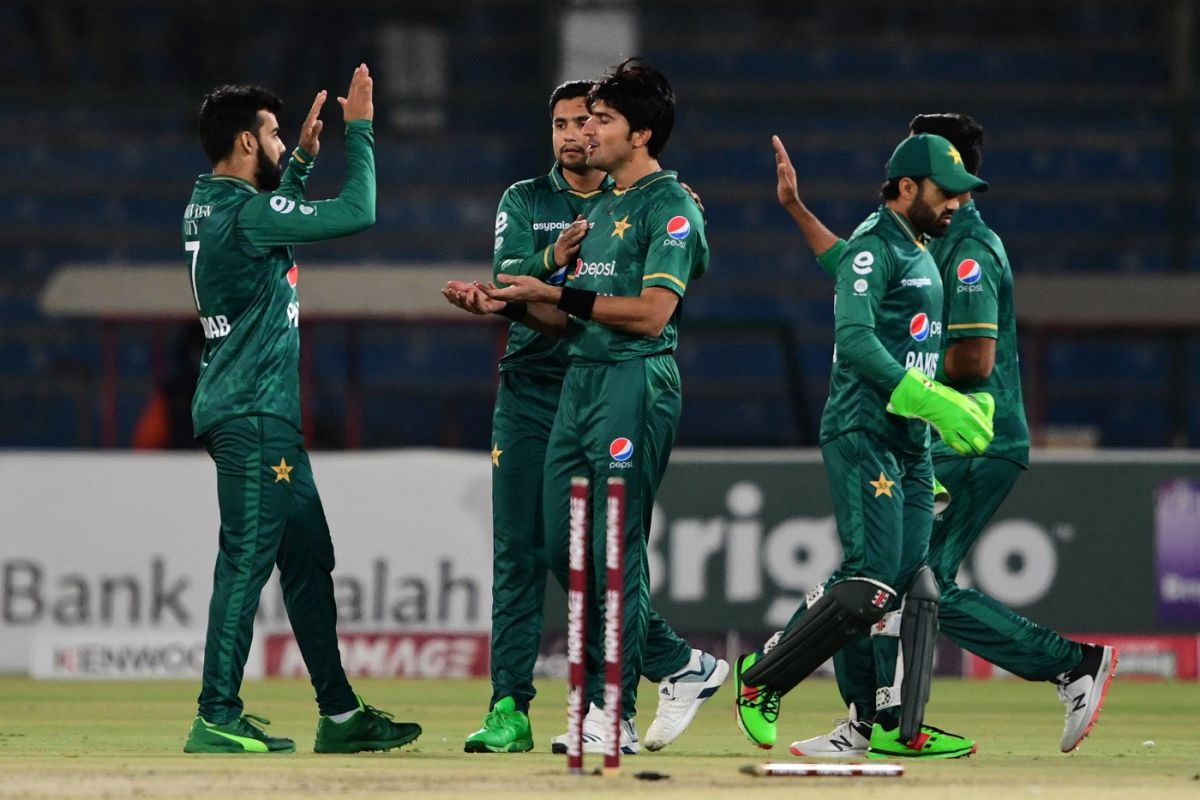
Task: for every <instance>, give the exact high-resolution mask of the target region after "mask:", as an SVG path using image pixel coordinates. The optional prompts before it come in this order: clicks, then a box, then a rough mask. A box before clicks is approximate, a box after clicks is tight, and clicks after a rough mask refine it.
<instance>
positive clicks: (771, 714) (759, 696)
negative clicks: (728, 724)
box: [733, 652, 782, 750]
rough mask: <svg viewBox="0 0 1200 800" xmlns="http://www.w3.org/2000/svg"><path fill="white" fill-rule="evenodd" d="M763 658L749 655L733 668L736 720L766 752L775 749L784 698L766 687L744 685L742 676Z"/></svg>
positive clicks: (753, 742) (748, 737)
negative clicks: (780, 710) (780, 703)
mask: <svg viewBox="0 0 1200 800" xmlns="http://www.w3.org/2000/svg"><path fill="white" fill-rule="evenodd" d="M759 658H760V656H759V654H758V653H757V652H755V653H747V654H746V655H744V656H742V657H741V658H739V659H738V660H737V664H736V665H735V666H734V668H733V688H734V691H735V693H736V694H735V702H736V704H737V705H736V706H735V709H734V717H735V718H736V719H737V724H738V727H739V728H741V729H742V733H744V734H746V738H747V739H749V740H750V742H751V743H752V744H754V745H755V746H757V747H761V748H762V749H763V750H770V749H771V748H772V747H774V746H775V734H776V730H775V728H776V725H775V723H776V722H777V721H778V720H779V701H780V699H781V698H782V695H780V693H779V692H778V691H776V690H774V689H768V688H767V687H766V686H747V685H746V684H745V683H743V682H742V673H743V672H745V671H746V670H748V669H750V667H752V666H754V664H755V662H757V661H758V659H759Z"/></svg>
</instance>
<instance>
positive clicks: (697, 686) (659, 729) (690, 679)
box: [646, 650, 729, 750]
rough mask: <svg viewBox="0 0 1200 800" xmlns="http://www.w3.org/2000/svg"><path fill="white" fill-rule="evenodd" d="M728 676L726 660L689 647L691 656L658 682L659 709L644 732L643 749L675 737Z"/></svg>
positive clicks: (658, 747)
mask: <svg viewBox="0 0 1200 800" xmlns="http://www.w3.org/2000/svg"><path fill="white" fill-rule="evenodd" d="M727 677H729V663H728V662H726V661H725V660H724V659H721V658H717V657H716V656H713V655H710V654H709V653H704V652H701V651H699V650H692V657H691V659H689V660H688V663H687V664H685V665H684V667H683V669H681V670H679V671H678V672H676V673H675V674H673V675H668V676H667V677H665V678H663V679H662V681H660V682H659V684H658V710H657V711H655V713H654V721H653V722H651V723H650V727H649V729H647V731H646V749H647V750H662V749H663V748H664V747H666V746H667V745H669V744H670V743H671V742H673V741H675V740H676V739H678V738H679V736H680V734H682V733H683V732H684V731H686V730H687V727H688V725H691V724H692V720H693V719H695V718H696V712H697V711H699V710H700V706H702V705H704V701H705V700H707V699H708V698H710V697H712V696H713V695H714V694H716V693H717V689H720V688H721V684H722V683H724V682H725V678H727Z"/></svg>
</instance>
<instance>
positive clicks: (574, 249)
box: [554, 214, 588, 267]
mask: <svg viewBox="0 0 1200 800" xmlns="http://www.w3.org/2000/svg"><path fill="white" fill-rule="evenodd" d="M587 232H588V224H587V220H585V219H584V218H583V215H582V214H580V215H579V216H578V217H576V218H575V221H574V222H572V223H571V224H570V225H568V226H567V227H565V228H563V230H562V233H560V234H558V239H557V240H556V241H555V242H554V265H555V266H557V267H565V266H568V265H570V263H571V261H572V259H574V258H575V257H576V256H577V255H579V247H580V245H581V244H582V242H583V237H585V236H587Z"/></svg>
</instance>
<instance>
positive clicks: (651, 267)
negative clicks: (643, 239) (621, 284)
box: [642, 197, 708, 297]
mask: <svg viewBox="0 0 1200 800" xmlns="http://www.w3.org/2000/svg"><path fill="white" fill-rule="evenodd" d="M647 223H648V233H647V237H648V241H649V244H648V247H647V250H646V260H645V265H644V268H643V271H642V288H645V287H647V286H665V287H666V288H668V289H670V290H672V291H673V292H675V293H676V294H678V295H679V296H680V297H682V296H683V294H684V292H685V291H687V284H688V281H689V280H691V279H692V278H698V277H700V276H701V275H703V274H704V273H705V271H706V270H707V269H708V241H707V239H706V237H705V230H704V217H703V215H702V214H701V213H700V209H699V207H698V206H697V205H696V204H695V203H694V202H693V201H692V199H691V198H689V197H678V198H676V197H671V198H669V199H668V200H666V201H664V202H661V203H658V204H656V205H655V206H654V207H653V208H652V209H651V211H650V213H649V215H648V216H647Z"/></svg>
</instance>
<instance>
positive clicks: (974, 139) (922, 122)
mask: <svg viewBox="0 0 1200 800" xmlns="http://www.w3.org/2000/svg"><path fill="white" fill-rule="evenodd" d="M908 132H909V133H911V134H913V135H914V136H915V135H917V134H919V133H933V134H937V135H938V136H941V137H942V138H944V139H946V140H948V141H949V142H950V144H952V145H954V147H955V149H956V150H958V154H959V155H961V156H962V160H963V166H964V167H966V170H967V172H969V173H971V174H972V175H978V174H979V167H980V166H982V165H983V126H982V125H980V124H979V123H978V122H976V121H975V120H974V119H972V118H971V117H969V116H967V115H966V114H917V115H916V116H915V117H913V118H912V122H910V123H908Z"/></svg>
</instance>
